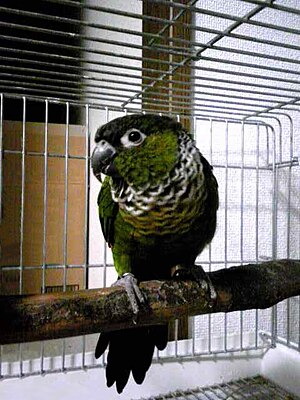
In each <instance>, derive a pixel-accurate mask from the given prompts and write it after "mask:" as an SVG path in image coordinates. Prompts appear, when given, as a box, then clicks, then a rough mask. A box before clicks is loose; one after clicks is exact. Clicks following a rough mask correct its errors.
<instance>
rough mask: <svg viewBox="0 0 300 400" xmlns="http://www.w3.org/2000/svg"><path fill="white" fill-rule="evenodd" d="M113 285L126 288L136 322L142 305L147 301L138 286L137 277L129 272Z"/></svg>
mask: <svg viewBox="0 0 300 400" xmlns="http://www.w3.org/2000/svg"><path fill="white" fill-rule="evenodd" d="M112 286H121V287H123V288H125V290H126V293H127V296H128V299H129V302H130V305H131V308H132V311H133V314H134V317H133V322H134V323H135V324H136V323H137V318H138V314H139V311H140V305H144V304H145V302H146V298H145V296H144V294H143V293H142V292H141V290H140V288H139V286H138V281H137V279H136V278H135V277H134V275H133V274H131V273H130V272H127V273H125V274H123V275H122V277H121V278H120V279H118V280H117V281H116V282H115V283H113V285H112Z"/></svg>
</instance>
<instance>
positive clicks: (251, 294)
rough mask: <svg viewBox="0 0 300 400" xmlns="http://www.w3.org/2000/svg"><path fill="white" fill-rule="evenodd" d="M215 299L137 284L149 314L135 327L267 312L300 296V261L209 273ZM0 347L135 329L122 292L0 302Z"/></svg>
mask: <svg viewBox="0 0 300 400" xmlns="http://www.w3.org/2000/svg"><path fill="white" fill-rule="evenodd" d="M209 275H210V278H211V280H212V282H213V284H214V286H215V288H216V291H217V293H218V298H217V301H216V304H215V305H214V306H213V307H212V308H210V307H209V305H208V300H209V299H208V295H207V293H205V292H204V290H202V289H201V288H199V286H198V285H197V284H196V283H195V282H191V281H186V282H182V281H180V282H179V281H172V280H171V281H149V282H143V283H141V285H140V286H141V288H142V289H143V290H144V291H145V293H146V295H147V298H148V300H149V309H148V310H145V311H143V312H141V314H140V317H139V321H138V324H137V325H136V326H142V325H148V324H161V323H163V322H165V321H169V320H174V319H176V318H179V317H182V316H186V315H189V316H192V315H200V314H208V313H216V312H230V311H236V310H249V309H255V308H268V307H270V306H272V305H274V304H276V303H278V302H279V301H281V300H283V299H286V298H288V297H292V296H296V295H300V260H278V261H270V262H265V263H262V264H258V265H254V264H249V265H244V266H238V267H232V268H229V269H222V270H219V271H216V272H211V273H210V274H209ZM0 310H1V311H0V344H7V343H16V342H28V341H35V340H45V339H58V338H63V337H68V336H77V335H82V334H90V333H96V332H100V331H108V330H114V329H121V328H126V327H127V328H129V327H133V326H135V325H133V322H132V317H133V315H132V312H131V309H130V305H129V302H128V298H127V295H126V292H125V291H124V290H123V289H122V288H118V287H110V288H105V289H93V290H81V291H78V292H66V293H55V294H44V295H26V296H25V295H24V296H0Z"/></svg>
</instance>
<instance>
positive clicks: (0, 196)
mask: <svg viewBox="0 0 300 400" xmlns="http://www.w3.org/2000/svg"><path fill="white" fill-rule="evenodd" d="M3 102H4V96H3V93H1V94H0V223H1V222H2V211H3V202H2V201H3ZM0 376H1V373H0Z"/></svg>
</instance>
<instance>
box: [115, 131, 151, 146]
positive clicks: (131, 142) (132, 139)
mask: <svg viewBox="0 0 300 400" xmlns="http://www.w3.org/2000/svg"><path fill="white" fill-rule="evenodd" d="M145 138H146V135H145V134H144V133H142V132H140V131H139V130H138V129H135V128H132V129H129V130H128V131H127V132H126V133H125V135H123V136H122V137H121V143H122V144H123V146H124V147H127V148H130V147H134V146H139V145H140V144H141V143H143V141H144V139H145Z"/></svg>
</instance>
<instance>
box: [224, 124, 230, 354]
mask: <svg viewBox="0 0 300 400" xmlns="http://www.w3.org/2000/svg"><path fill="white" fill-rule="evenodd" d="M225 123H226V126H225V199H224V207H225V209H224V218H225V221H224V222H225V226H224V238H225V243H224V258H225V260H224V267H225V268H227V264H228V242H227V240H228V161H229V160H228V157H229V149H228V139H229V138H228V134H229V132H228V128H229V127H228V120H226V122H225ZM224 351H227V314H226V313H225V315H224Z"/></svg>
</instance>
